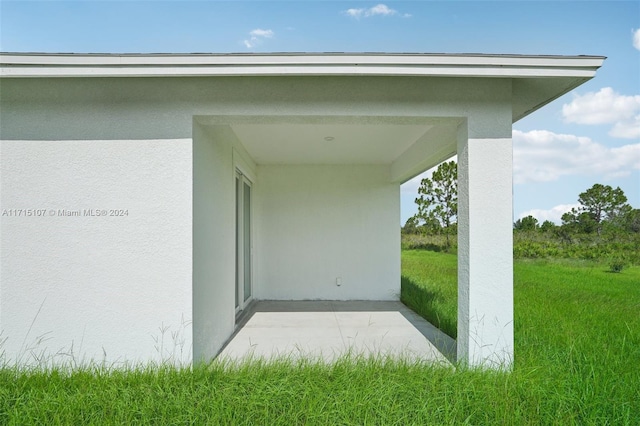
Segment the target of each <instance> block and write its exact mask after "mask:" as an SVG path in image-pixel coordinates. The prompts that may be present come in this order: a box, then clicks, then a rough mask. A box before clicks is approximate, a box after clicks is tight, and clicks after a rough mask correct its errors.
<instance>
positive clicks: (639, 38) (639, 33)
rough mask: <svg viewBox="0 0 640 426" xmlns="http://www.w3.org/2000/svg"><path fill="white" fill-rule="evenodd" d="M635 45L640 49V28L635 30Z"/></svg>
mask: <svg viewBox="0 0 640 426" xmlns="http://www.w3.org/2000/svg"><path fill="white" fill-rule="evenodd" d="M633 47H635V48H636V49H638V50H640V28H638V29H637V30H635V31H633Z"/></svg>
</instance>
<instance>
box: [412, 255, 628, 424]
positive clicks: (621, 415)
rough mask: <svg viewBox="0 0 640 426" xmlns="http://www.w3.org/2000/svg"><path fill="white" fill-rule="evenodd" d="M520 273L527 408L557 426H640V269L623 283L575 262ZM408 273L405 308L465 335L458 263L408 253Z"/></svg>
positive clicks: (519, 366) (520, 365)
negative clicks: (417, 307) (459, 324)
mask: <svg viewBox="0 0 640 426" xmlns="http://www.w3.org/2000/svg"><path fill="white" fill-rule="evenodd" d="M514 269H515V271H514V298H515V300H514V305H515V306H514V308H515V318H514V320H515V348H516V351H515V367H514V372H513V374H512V380H515V381H516V383H518V386H526V387H527V389H526V391H524V394H525V395H526V398H525V399H523V400H521V401H520V403H519V404H518V407H519V408H520V409H521V408H523V407H526V406H529V409H532V410H533V409H535V410H538V411H539V412H540V414H541V416H543V418H546V421H549V422H551V423H556V422H557V423H564V422H565V421H566V422H568V423H573V424H584V423H589V422H591V423H593V424H640V268H639V267H631V268H628V269H625V270H624V272H623V273H621V274H613V273H610V271H609V267H608V265H604V264H599V263H594V262H587V261H580V260H570V259H568V260H519V261H516V262H515V265H514ZM402 271H403V281H402V284H403V287H402V298H403V300H404V299H407V303H412V301H415V300H419V301H420V304H421V305H423V306H425V305H426V306H428V309H427V311H428V312H427V316H428V317H429V319H430V320H431V321H432V322H434V323H435V324H440V326H441V327H442V329H443V330H444V331H445V332H446V333H447V334H449V335H452V336H453V335H455V328H456V326H455V324H456V318H457V297H456V295H455V292H456V288H457V285H456V280H457V278H456V275H455V271H456V257H455V256H452V255H446V254H441V253H434V252H429V251H418V250H416V251H404V252H403V254H402ZM421 290H422V293H420V291H421ZM416 294H417V296H416ZM543 413H545V414H543ZM551 413H555V415H557V416H558V417H557V418H556V420H554V419H553V416H552V415H551ZM547 415H548V416H549V417H546V416H547Z"/></svg>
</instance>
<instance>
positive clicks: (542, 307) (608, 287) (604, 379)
mask: <svg viewBox="0 0 640 426" xmlns="http://www.w3.org/2000/svg"><path fill="white" fill-rule="evenodd" d="M455 261H456V259H455V256H451V255H447V254H442V253H432V252H427V251H416V252H411V251H407V252H404V253H403V274H404V275H405V276H406V277H408V279H409V280H410V281H411V282H412V283H413V285H414V287H415V288H414V289H413V290H414V292H415V294H418V293H419V292H420V289H424V292H423V294H422V296H424V297H425V299H423V300H426V301H428V300H429V298H435V299H438V300H437V303H436V302H432V304H431V305H430V306H431V307H430V309H431V310H434V311H436V314H437V315H436V316H437V317H438V318H440V319H441V321H442V323H443V324H446V323H447V322H449V323H452V324H455V317H456V314H455V305H456V304H455V302H453V301H452V295H455V287H456V283H455ZM606 270H607V267H606V266H601V265H594V264H591V263H584V262H563V263H556V262H546V263H545V262H542V261H526V262H523V261H519V262H517V263H516V267H515V313H516V318H515V333H516V334H515V336H516V354H515V355H516V357H515V366H514V369H513V371H512V372H511V373H504V372H493V371H482V370H476V369H465V368H461V367H459V368H446V367H442V366H437V365H430V364H427V363H421V362H415V361H409V360H398V359H390V358H382V357H377V358H376V357H373V358H362V357H353V356H352V357H348V356H347V357H344V358H341V359H340V360H338V361H337V362H336V363H335V364H332V365H327V364H323V363H321V362H316V361H311V360H305V359H302V360H293V359H280V360H276V361H272V362H264V361H260V360H253V361H247V362H244V363H240V364H229V363H224V362H219V361H217V362H213V363H211V364H210V365H197V366H195V367H193V368H173V367H169V366H160V367H148V368H135V369H134V368H131V369H109V368H103V367H99V366H95V367H82V368H79V369H73V370H65V369H60V368H57V369H56V368H49V369H34V370H27V371H20V370H18V369H16V368H11V367H6V366H5V367H4V368H0V424H3V425H4V424H9V425H23V424H238V425H244V424H246V425H253V424H269V425H271V424H273V425H298V424H311V425H313V424H327V425H329V424H330V425H334V424H357V425H366V424H397V425H430V424H433V425H442V424H455V425H458V424H474V425H496V424H500V425H503V424H506V425H541V424H544V425H547V424H549V425H551V424H559V425H565V424H569V425H571V424H575V425H589V424H593V425H607V424H610V425H638V424H640V393H639V392H640V391H639V390H640V371H639V364H638V361H639V360H640V314H639V313H640V269H638V268H629V269H625V270H624V271H623V272H622V273H620V274H611V273H607V272H606ZM405 282H406V279H405ZM404 289H405V286H403V290H404ZM452 307H453V309H452Z"/></svg>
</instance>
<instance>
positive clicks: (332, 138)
mask: <svg viewBox="0 0 640 426" xmlns="http://www.w3.org/2000/svg"><path fill="white" fill-rule="evenodd" d="M334 139H335V138H334V137H333V136H325V137H324V140H325V141H327V142H331V141H332V140H334Z"/></svg>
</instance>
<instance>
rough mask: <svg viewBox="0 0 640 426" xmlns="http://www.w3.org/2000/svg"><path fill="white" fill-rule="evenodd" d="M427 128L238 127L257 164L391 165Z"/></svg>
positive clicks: (383, 126)
mask: <svg viewBox="0 0 640 426" xmlns="http://www.w3.org/2000/svg"><path fill="white" fill-rule="evenodd" d="M432 127H433V126H431V125H425V124H413V125H411V124H407V125H390V124H370V125H357V124H238V125H233V126H231V128H232V129H233V131H234V132H235V134H236V136H238V139H239V140H240V141H241V142H242V144H243V145H244V147H245V148H246V149H247V151H248V152H249V154H250V155H251V156H252V157H253V159H254V161H255V162H256V163H258V164H390V163H392V162H393V161H394V160H396V159H397V158H398V157H399V156H400V155H401V154H402V153H403V152H405V151H406V150H407V149H408V148H409V147H411V146H412V145H413V144H414V143H416V141H417V140H418V139H420V138H421V137H425V136H426V134H427V132H428V131H429V130H430V129H431V128H432Z"/></svg>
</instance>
